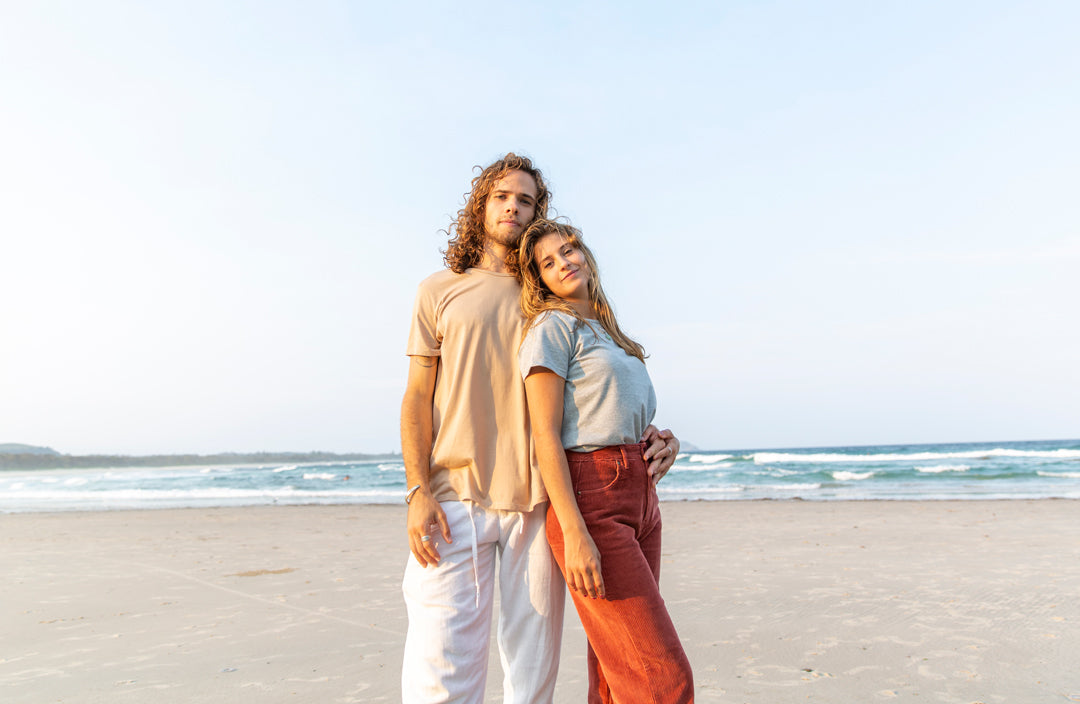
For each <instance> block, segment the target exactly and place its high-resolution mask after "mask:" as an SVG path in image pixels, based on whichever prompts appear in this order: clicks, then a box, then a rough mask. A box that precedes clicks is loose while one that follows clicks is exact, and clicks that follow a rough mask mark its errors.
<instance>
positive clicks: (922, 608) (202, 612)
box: [0, 500, 1080, 704]
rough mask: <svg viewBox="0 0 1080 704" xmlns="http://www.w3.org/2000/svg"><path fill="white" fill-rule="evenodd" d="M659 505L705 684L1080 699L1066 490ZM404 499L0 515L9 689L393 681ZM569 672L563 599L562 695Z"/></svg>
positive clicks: (577, 679)
mask: <svg viewBox="0 0 1080 704" xmlns="http://www.w3.org/2000/svg"><path fill="white" fill-rule="evenodd" d="M662 508H663V512H664V517H665V549H664V565H663V574H662V577H661V588H662V591H663V592H664V595H665V598H666V599H667V602H668V607H669V610H670V611H671V613H672V617H673V618H674V620H675V623H676V626H677V627H678V629H679V632H680V635H681V636H682V638H683V641H684V645H685V647H686V650H687V654H688V655H689V657H690V661H691V663H692V665H693V667H694V672H695V679H696V684H697V700H698V701H699V702H738V703H750V704H755V703H758V702H760V703H762V704H764V703H766V702H769V703H771V704H776V703H780V704H783V703H786V702H806V701H819V702H829V703H845V702H853V703H854V702H876V701H883V702H888V701H897V700H898V701H912V700H918V701H926V702H943V703H952V702H955V703H957V704H972V703H973V702H982V703H984V704H989V703H991V702H1055V701H1062V702H1069V701H1074V702H1080V502H1077V501H1065V500H1047V501H998V502H985V501H970V502H834V503H821V502H801V501H785V502H776V501H760V502H708V503H706V502H696V503H665V504H663V505H662ZM404 520H405V511H404V507H398V506H331V507H269V508H236V509H184V510H160V511H121V512H98V513H54V514H9V515H0V613H2V614H3V621H2V623H3V626H2V638H0V701H3V702H5V703H6V704H23V703H26V704H30V703H33V704H40V703H42V702H79V703H85V702H110V703H111V702H155V703H160V704H169V703H171V702H177V703H179V702H185V703H187V702H221V701H251V702H260V703H262V702H267V703H271V704H274V703H277V702H310V701H319V702H395V701H399V700H400V687H399V683H398V678H399V675H400V660H401V652H402V646H403V643H404V632H405V626H406V619H405V612H404V606H403V605H402V601H401V594H400V580H401V573H402V569H403V566H404V562H405V559H406V553H405V549H406V548H405V541H404V531H403V526H404ZM490 660H491V666H490V672H489V677H488V680H489V687H488V696H487V698H486V700H487V701H489V702H498V701H501V697H500V693H499V689H500V684H499V683H500V679H501V675H500V670H499V665H498V657H497V655H496V654H495V652H494V647H493V648H492V654H491V658H490ZM584 692H585V667H584V636H583V634H582V631H581V628H580V626H579V625H578V623H577V616H576V614H575V613H574V612H573V609H572V607H570V606H569V602H568V612H567V629H566V637H565V639H564V643H563V660H562V667H561V671H560V678H559V685H558V689H557V692H556V702H557V704H570V703H572V702H573V703H576V702H581V701H584Z"/></svg>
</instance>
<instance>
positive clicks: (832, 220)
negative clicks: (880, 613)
mask: <svg viewBox="0 0 1080 704" xmlns="http://www.w3.org/2000/svg"><path fill="white" fill-rule="evenodd" d="M390 5H391V4H389V3H377V4H376V3H360V2H351V3H349V2H306V3H268V2H195V3H190V2H184V3H181V2H172V3H138V2H126V3H123V2H95V3H82V2H50V3H30V2H25V3H5V4H4V5H3V6H2V8H0V262H2V267H3V271H2V273H0V335H2V337H0V442H24V443H32V444H41V445H49V446H52V447H54V448H56V449H57V450H60V451H62V452H68V453H99V452H101V453H128V454H142V453H157V452H199V453H209V452H217V451H255V450H316V449H318V450H329V451H341V452H344V451H372V452H375V451H389V450H396V449H397V448H398V447H399V440H398V430H397V425H398V406H399V403H400V398H401V393H402V390H403V388H404V378H405V372H406V359H405V357H404V355H403V351H404V345H405V337H406V331H407V325H408V317H409V313H410V309H411V306H412V298H413V293H414V291H415V287H416V284H417V283H418V282H419V281H420V280H421V279H422V278H423V277H424V276H425V275H427V274H428V273H430V272H432V271H434V270H435V269H437V268H439V267H441V265H442V264H441V255H440V254H439V249H440V248H441V247H442V246H444V245H445V235H444V234H443V233H441V232H440V230H441V229H442V228H445V227H446V226H447V224H448V223H449V220H450V216H451V215H452V214H453V213H454V212H455V211H456V210H457V208H458V207H460V205H461V198H462V194H463V192H464V191H465V190H466V189H467V188H468V184H469V179H470V178H471V177H472V175H473V172H472V170H471V167H472V166H473V165H476V164H486V163H488V162H490V161H492V160H493V159H495V158H497V157H498V156H500V155H501V154H502V153H505V152H506V151H507V150H515V151H519V152H523V153H526V154H528V155H530V156H532V157H533V158H534V159H535V161H536V162H537V164H538V165H539V166H540V167H541V168H542V169H543V170H544V172H545V173H546V174H547V175H548V176H549V178H550V181H551V185H552V188H553V190H554V193H555V198H554V203H555V205H556V207H557V209H558V211H559V213H561V214H563V215H566V216H569V217H570V218H571V219H572V220H573V221H574V222H575V224H577V225H578V226H580V227H581V228H582V229H583V230H584V233H585V236H586V238H587V240H588V241H589V243H590V244H591V245H592V247H593V248H594V250H595V251H596V253H597V255H598V257H599V260H600V264H601V269H602V272H603V274H604V279H605V285H606V287H607V289H608V292H609V294H610V295H611V297H612V299H613V300H614V302H615V305H616V308H617V310H618V312H619V314H620V319H621V321H622V322H623V325H624V327H625V328H626V329H627V330H628V331H629V332H631V334H633V335H635V336H637V337H638V338H639V339H640V340H641V341H642V342H643V343H644V344H645V346H646V348H647V349H648V351H649V352H650V353H651V355H652V357H651V359H650V369H651V372H652V375H653V380H654V382H655V384H656V387H657V392H658V396H659V399H660V408H659V413H658V416H657V423H658V424H659V425H661V426H669V427H671V428H673V429H674V430H675V431H676V432H677V433H678V434H679V435H680V436H681V437H682V438H683V439H685V440H687V441H689V442H692V443H694V444H695V445H698V446H700V447H703V448H743V447H784V446H805V445H832V444H873V443H890V442H935V441H965V440H995V439H996V440H1010V439H1036V438H1061V437H1077V436H1080V364H1078V361H1080V324H1078V323H1077V317H1078V316H1077V306H1078V303H1080V275H1078V273H1077V272H1078V271H1080V198H1078V197H1077V192H1078V178H1077V177H1078V173H1077V170H1078V165H1080V136H1078V135H1080V130H1078V129H1077V125H1078V124H1080V90H1078V89H1077V77H1078V76H1080V43H1078V42H1077V41H1076V28H1077V27H1078V26H1080V4H1077V3H1074V2H1071V1H1062V2H1038V1H1036V2H994V1H985V2H946V3H941V2H880V3H879V2H871V3H868V2H817V3H805V2H796V1H794V0H792V1H780V2H711V3H674V4H673V6H672V7H664V8H661V7H660V6H659V4H656V3H626V2H601V3H584V4H582V5H581V6H578V5H577V4H574V3H563V2H554V3H548V4H543V5H536V4H532V5H527V6H522V5H519V4H515V3H470V2H464V3H443V2H439V3H423V2H421V3H409V4H402V5H400V6H399V7H392V6H390Z"/></svg>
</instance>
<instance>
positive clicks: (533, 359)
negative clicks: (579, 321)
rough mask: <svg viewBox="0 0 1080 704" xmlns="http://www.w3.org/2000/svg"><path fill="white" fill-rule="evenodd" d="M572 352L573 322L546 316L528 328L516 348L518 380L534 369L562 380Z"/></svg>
mask: <svg viewBox="0 0 1080 704" xmlns="http://www.w3.org/2000/svg"><path fill="white" fill-rule="evenodd" d="M573 353H574V326H573V323H572V322H568V321H566V320H564V319H563V317H562V316H559V315H555V314H550V313H549V314H546V315H544V316H543V317H542V318H540V319H539V320H537V321H536V324H534V325H533V326H532V327H531V328H529V331H528V332H527V333H526V334H525V339H524V340H522V342H521V347H519V348H518V369H519V370H520V371H521V378H522V379H524V378H525V377H527V376H529V371H530V370H531V369H532V368H533V367H545V368H547V369H550V370H551V371H553V372H555V373H556V374H558V375H559V376H561V377H562V378H563V379H565V378H566V375H567V373H569V370H570V359H571V357H572V356H573Z"/></svg>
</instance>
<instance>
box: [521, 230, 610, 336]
mask: <svg viewBox="0 0 1080 704" xmlns="http://www.w3.org/2000/svg"><path fill="white" fill-rule="evenodd" d="M518 261H519V262H520V263H521V286H522V290H523V292H524V291H528V295H527V296H523V298H522V300H523V301H525V300H526V299H527V300H529V301H531V302H533V303H534V304H535V305H536V306H537V309H536V312H540V310H543V309H545V308H549V307H551V306H550V305H547V304H549V303H555V302H556V301H555V300H553V299H557V300H558V301H560V302H562V303H565V304H566V305H568V306H569V307H571V308H573V309H574V310H575V311H577V313H578V314H579V316H580V317H583V318H595V317H596V310H595V306H594V303H596V302H597V299H596V292H597V291H598V290H599V289H600V281H599V277H598V276H597V271H596V259H595V257H593V254H592V252H590V251H589V248H588V247H586V246H585V244H584V243H583V242H582V241H581V231H580V230H578V229H577V228H576V227H573V226H572V225H569V224H566V223H562V222H557V221H554V220H537V221H536V222H534V223H533V224H532V225H531V226H530V227H529V228H528V229H527V230H526V231H525V233H524V234H523V235H522V236H521V247H520V248H519V249H518ZM558 307H559V308H562V306H561V305H560V306H558ZM526 315H528V313H526Z"/></svg>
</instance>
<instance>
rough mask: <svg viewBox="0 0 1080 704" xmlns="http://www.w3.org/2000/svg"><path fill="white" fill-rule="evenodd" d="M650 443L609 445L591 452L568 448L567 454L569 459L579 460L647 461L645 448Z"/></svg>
mask: <svg viewBox="0 0 1080 704" xmlns="http://www.w3.org/2000/svg"><path fill="white" fill-rule="evenodd" d="M648 447H649V445H648V443H646V442H645V441H644V440H643V441H641V442H635V443H630V444H628V445H608V446H607V447H601V448H600V449H599V450H592V451H591V452H575V451H573V450H567V451H566V456H567V458H568V459H577V460H618V459H621V460H623V461H625V462H626V463H628V464H629V463H630V462H641V463H642V464H644V462H645V450H646V449H648Z"/></svg>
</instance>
